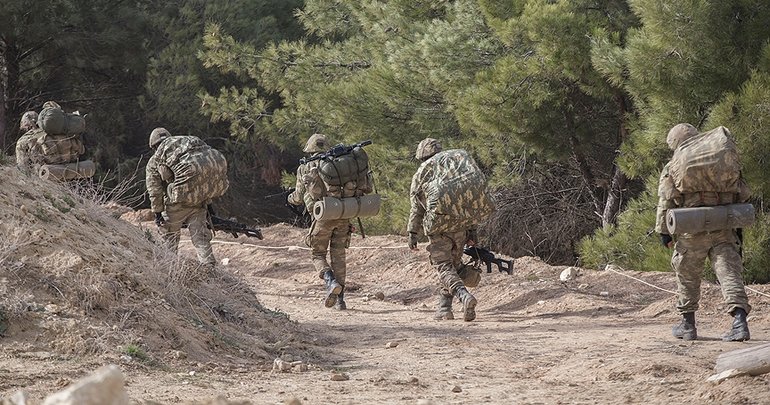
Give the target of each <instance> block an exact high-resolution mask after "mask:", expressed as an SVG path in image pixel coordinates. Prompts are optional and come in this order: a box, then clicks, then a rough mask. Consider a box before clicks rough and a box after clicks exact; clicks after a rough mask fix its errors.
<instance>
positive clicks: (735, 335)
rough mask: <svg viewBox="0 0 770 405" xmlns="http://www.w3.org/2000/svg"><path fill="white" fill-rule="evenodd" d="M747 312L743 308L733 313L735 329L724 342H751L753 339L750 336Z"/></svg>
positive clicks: (725, 337) (728, 333) (731, 330)
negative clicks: (750, 339)
mask: <svg viewBox="0 0 770 405" xmlns="http://www.w3.org/2000/svg"><path fill="white" fill-rule="evenodd" d="M746 315H747V314H746V310H745V309H743V308H736V309H735V310H734V311H733V317H734V318H733V328H732V329H730V331H729V332H727V334H726V335H725V336H723V337H722V340H723V341H725V342H743V341H745V340H749V338H750V337H751V336H750V334H749V323H748V322H747V321H746Z"/></svg>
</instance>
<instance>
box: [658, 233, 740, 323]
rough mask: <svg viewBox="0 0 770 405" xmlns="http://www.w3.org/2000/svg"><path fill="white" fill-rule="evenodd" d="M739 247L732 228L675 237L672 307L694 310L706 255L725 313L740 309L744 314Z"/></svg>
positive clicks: (696, 306) (698, 297)
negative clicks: (675, 289)
mask: <svg viewBox="0 0 770 405" xmlns="http://www.w3.org/2000/svg"><path fill="white" fill-rule="evenodd" d="M739 248H740V241H739V240H738V236H737V235H736V233H735V231H734V230H732V229H727V230H722V231H715V232H704V233H698V234H694V235H682V236H680V237H678V238H677V241H676V245H675V246H674V255H673V257H672V258H671V267H672V268H673V269H674V272H675V273H676V280H677V294H678V299H677V304H676V309H677V310H678V311H679V313H680V314H685V313H688V312H694V311H696V310H698V302H699V301H700V283H701V276H702V275H703V270H704V265H705V261H706V258H707V257H708V258H709V260H710V261H711V266H712V267H713V269H714V273H716V276H717V279H718V280H719V285H720V286H721V288H722V297H723V298H724V301H725V304H727V312H728V313H732V312H733V311H734V310H735V309H736V308H743V309H744V310H745V311H746V312H747V313H748V312H749V311H750V310H751V306H750V305H749V299H748V296H747V295H746V289H745V288H744V286H743V278H742V276H741V273H742V272H743V263H742V260H741V256H740V254H739V253H738V252H739Z"/></svg>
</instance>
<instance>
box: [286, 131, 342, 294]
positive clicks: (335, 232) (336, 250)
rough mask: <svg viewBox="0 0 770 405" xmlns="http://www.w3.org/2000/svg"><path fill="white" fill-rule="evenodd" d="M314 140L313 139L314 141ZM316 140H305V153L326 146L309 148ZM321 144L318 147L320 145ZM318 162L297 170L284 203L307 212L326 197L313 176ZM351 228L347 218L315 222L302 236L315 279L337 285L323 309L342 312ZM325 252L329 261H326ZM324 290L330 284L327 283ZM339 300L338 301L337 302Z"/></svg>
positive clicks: (318, 181)
mask: <svg viewBox="0 0 770 405" xmlns="http://www.w3.org/2000/svg"><path fill="white" fill-rule="evenodd" d="M314 137H315V138H314ZM315 139H318V137H316V135H313V137H311V138H310V139H309V140H308V145H307V146H306V147H305V152H308V153H312V152H316V153H317V152H321V151H323V150H325V149H326V147H327V146H328V145H327V143H326V139H325V137H324V138H323V141H319V145H318V146H316V147H313V146H314V145H313V141H314V140H315ZM320 143H322V145H321V144H320ZM319 163H320V161H318V160H315V161H310V162H307V163H305V164H302V165H300V166H299V168H298V169H297V183H296V186H295V189H294V191H293V192H292V193H291V194H289V196H288V197H287V200H288V202H289V204H292V205H296V206H302V205H304V206H305V207H307V209H308V210H309V211H311V210H312V209H313V205H314V204H315V203H316V201H320V200H321V199H322V198H323V197H324V196H326V195H327V194H328V193H327V190H326V186H325V185H324V183H323V181H321V180H320V177H319V176H318V175H317V170H318V169H317V168H318V165H319ZM352 229H353V228H352V225H351V224H350V220H349V219H334V220H315V219H313V223H312V224H311V226H310V231H309V232H308V234H307V236H305V244H306V245H307V246H308V247H310V249H311V256H312V262H313V267H315V269H316V271H317V272H318V277H319V278H321V279H322V280H327V279H328V278H329V277H330V276H331V279H332V280H335V281H336V282H337V283H338V284H339V285H340V286H341V288H340V291H339V292H338V293H334V294H329V296H327V300H326V306H327V307H331V306H334V305H335V304H337V307H338V308H339V309H345V308H346V307H345V305H346V304H344V289H345V278H346V273H347V269H346V263H345V249H346V248H348V247H350V236H351V233H352V232H353V231H352ZM327 252H328V256H329V261H327V260H326V257H327ZM326 283H327V287H329V285H330V283H331V281H330V280H327V282H326ZM338 300H339V302H338Z"/></svg>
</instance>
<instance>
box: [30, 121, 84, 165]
mask: <svg viewBox="0 0 770 405" xmlns="http://www.w3.org/2000/svg"><path fill="white" fill-rule="evenodd" d="M33 131H36V133H35V134H34V137H35V142H36V144H37V145H36V147H35V154H36V155H39V156H37V157H36V159H38V161H39V163H41V164H47V165H56V164H64V163H72V162H76V161H78V160H80V156H81V155H82V154H84V153H85V151H86V149H85V147H84V146H83V141H82V139H81V138H80V135H51V134H48V133H46V132H45V131H43V130H42V129H41V128H37V129H35V130H33Z"/></svg>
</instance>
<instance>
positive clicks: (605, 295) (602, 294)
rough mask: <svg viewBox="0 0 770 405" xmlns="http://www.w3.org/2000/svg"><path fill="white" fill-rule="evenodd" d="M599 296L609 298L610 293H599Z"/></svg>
mask: <svg viewBox="0 0 770 405" xmlns="http://www.w3.org/2000/svg"><path fill="white" fill-rule="evenodd" d="M599 295H601V296H602V297H609V295H610V293H609V292H607V291H601V292H599Z"/></svg>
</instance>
